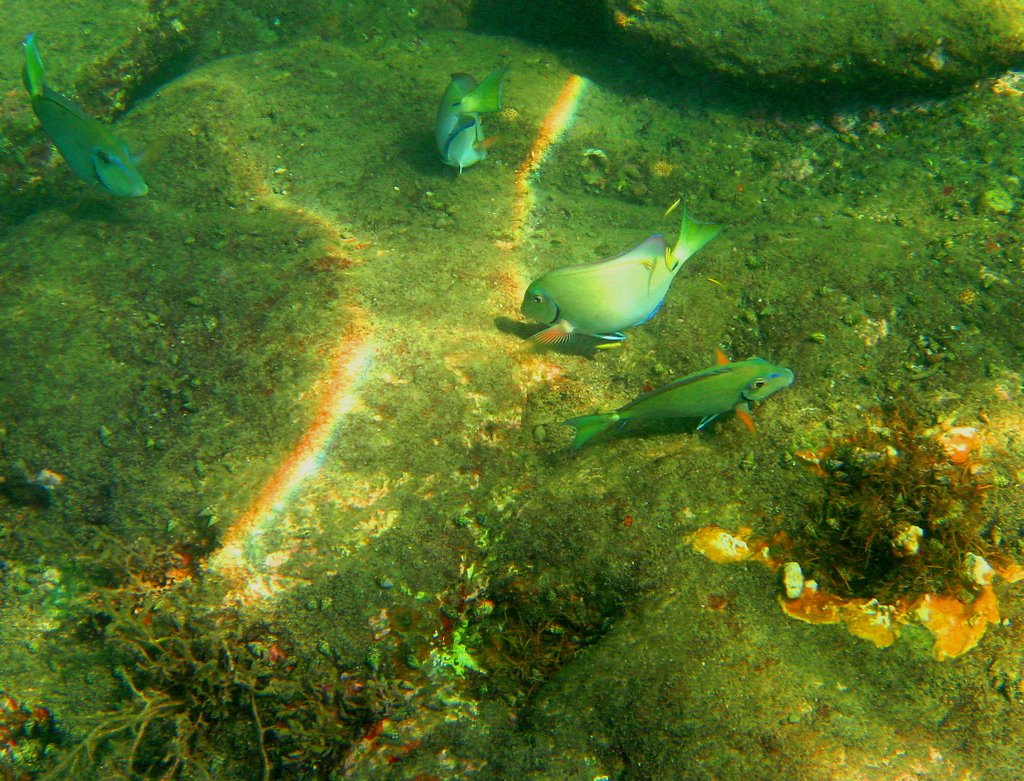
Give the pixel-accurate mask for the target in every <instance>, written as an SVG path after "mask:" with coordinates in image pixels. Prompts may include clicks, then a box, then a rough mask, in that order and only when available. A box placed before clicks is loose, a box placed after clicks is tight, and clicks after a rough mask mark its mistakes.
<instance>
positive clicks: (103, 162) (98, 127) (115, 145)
mask: <svg viewBox="0 0 1024 781" xmlns="http://www.w3.org/2000/svg"><path fill="white" fill-rule="evenodd" d="M22 75H23V77H24V81H25V89H27V90H28V94H29V96H30V97H31V98H32V110H33V111H35V112H36V116H37V117H39V122H40V123H41V124H42V126H43V130H45V131H46V135H48V136H49V137H50V140H51V141H53V143H54V146H56V147H57V149H58V150H59V151H60V153H61V154H62V155H63V156H64V159H65V160H67V162H68V165H69V166H70V167H71V170H72V171H74V172H75V174H76V175H77V176H78V178H79V179H82V180H83V181H86V182H88V183H89V184H95V185H99V186H100V187H102V188H103V189H105V190H107V191H108V192H111V193H113V194H114V195H145V194H146V193H147V192H148V191H149V188H148V187H147V186H146V183H145V181H143V179H142V175H141V174H140V173H139V171H138V169H137V168H136V167H135V161H134V160H133V159H132V155H131V152H129V151H128V147H127V146H126V145H125V143H124V141H122V140H121V139H120V138H118V137H117V136H115V135H114V133H113V131H111V130H110V128H108V127H107V126H106V125H104V124H103V123H102V122H100V121H99V120H96V119H93V118H92V117H90V116H89V115H88V114H86V113H85V112H84V111H82V109H81V108H79V107H78V106H76V105H75V104H74V103H72V102H71V101H70V100H68V99H67V98H65V97H64V96H63V95H60V94H58V93H56V92H54V91H53V90H52V89H50V88H49V87H47V86H46V85H45V84H44V83H43V61H42V59H41V58H40V56H39V49H38V48H37V46H36V37H35V33H32V34H31V35H29V36H28V37H27V38H26V39H25V69H24V71H23V73H22Z"/></svg>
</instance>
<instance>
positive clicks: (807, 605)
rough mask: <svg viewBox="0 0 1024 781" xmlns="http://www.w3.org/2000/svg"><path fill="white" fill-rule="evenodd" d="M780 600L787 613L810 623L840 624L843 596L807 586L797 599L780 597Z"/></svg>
mask: <svg viewBox="0 0 1024 781" xmlns="http://www.w3.org/2000/svg"><path fill="white" fill-rule="evenodd" d="M779 602H780V603H781V604H782V610H783V611H784V612H785V613H786V614H787V615H790V616H792V617H793V618H795V619H797V620H799V621H806V622H807V623H808V624H838V623H839V621H840V618H839V611H840V608H842V606H843V600H842V599H841V598H839V597H837V596H835V595H834V594H828V593H826V592H823V591H818V590H817V589H813V588H805V589H804V591H803V593H802V594H801V595H800V596H799V597H797V598H796V599H780V600H779Z"/></svg>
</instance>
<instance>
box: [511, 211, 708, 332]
mask: <svg viewBox="0 0 1024 781" xmlns="http://www.w3.org/2000/svg"><path fill="white" fill-rule="evenodd" d="M721 229H722V226H720V225H711V224H709V223H703V222H697V221H696V220H693V219H691V218H690V217H689V216H688V215H687V214H686V212H685V210H684V211H683V221H682V225H681V226H680V228H679V238H678V239H677V240H676V244H675V246H674V247H672V248H671V249H669V247H668V244H667V243H666V242H665V239H664V237H663V236H661V235H660V234H655V235H654V236H650V237H649V238H647V239H645V240H644V241H642V242H640V243H639V244H637V245H636V246H635V247H633V249H630V250H626V251H625V252H623V253H621V254H619V255H615V256H613V257H610V258H605V259H603V260H595V261H593V262H590V263H582V264H580V265H577V266H563V267H562V268H556V269H554V270H553V271H549V272H547V273H546V274H544V275H543V276H541V277H540V278H538V279H537V280H535V281H534V282H533V283H532V284H531V285H530V286H529V287H528V288H527V290H526V294H525V295H524V296H523V305H522V306H521V307H520V311H521V312H522V313H523V314H524V315H525V316H526V317H529V318H530V319H531V320H539V321H540V322H542V323H548V324H549V327H548V328H545V329H544V330H543V331H541V332H540V333H537V334H534V335H533V336H532V337H530V338H531V340H532V341H534V342H537V343H539V344H543V345H553V344H561V343H563V342H566V341H568V340H570V339H572V338H573V337H574V336H575V335H576V334H586V335H588V336H593V337H597V338H598V339H603V340H605V341H608V342H619V341H622V340H623V339H625V338H626V336H625V334H623V333H622V332H623V331H625V330H626V329H627V328H632V327H633V326H636V325H640V324H641V323H645V322H647V321H648V320H650V319H651V318H652V317H654V315H655V313H656V312H657V311H658V309H660V308H661V305H662V303H664V301H665V294H666V293H668V289H669V286H670V285H671V284H672V280H673V279H675V276H676V274H678V273H679V269H680V268H682V266H683V263H685V262H686V261H687V259H689V258H690V256H692V255H693V254H694V253H695V252H697V250H699V249H700V248H701V247H703V246H704V245H705V244H707V243H708V242H709V241H711V239H713V238H714V237H715V236H717V235H718V232H719V231H720V230H721Z"/></svg>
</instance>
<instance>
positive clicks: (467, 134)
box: [434, 66, 508, 173]
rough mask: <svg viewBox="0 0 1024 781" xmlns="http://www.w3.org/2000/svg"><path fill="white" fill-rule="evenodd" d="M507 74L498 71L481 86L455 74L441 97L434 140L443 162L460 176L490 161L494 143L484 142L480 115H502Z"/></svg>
mask: <svg viewBox="0 0 1024 781" xmlns="http://www.w3.org/2000/svg"><path fill="white" fill-rule="evenodd" d="M507 70H508V68H506V67H505V66H501V67H498V68H495V69H494V70H492V71H491V72H490V73H489V74H488V75H487V78H485V79H484V80H483V81H481V82H480V83H479V84H477V83H476V80H475V79H474V78H473V77H472V76H470V75H468V74H466V73H453V74H452V80H451V82H450V83H449V84H448V89H446V90H445V91H444V95H443V96H442V97H441V104H440V105H439V106H438V107H437V119H436V120H435V122H434V138H435V141H436V142H437V150H438V151H439V152H440V153H441V159H442V160H444V162H445V163H447V164H448V165H450V166H453V167H456V168H458V169H459V172H460V173H461V172H462V169H463V168H469V167H470V166H471V165H473V164H475V163H478V162H480V161H481V160H483V159H484V158H485V157H487V147H488V146H490V145H491V143H492V142H493V140H494V139H493V138H484V128H483V122H482V121H481V119H480V115H481V114H489V113H492V112H495V111H501V80H502V79H503V78H504V77H505V71H507Z"/></svg>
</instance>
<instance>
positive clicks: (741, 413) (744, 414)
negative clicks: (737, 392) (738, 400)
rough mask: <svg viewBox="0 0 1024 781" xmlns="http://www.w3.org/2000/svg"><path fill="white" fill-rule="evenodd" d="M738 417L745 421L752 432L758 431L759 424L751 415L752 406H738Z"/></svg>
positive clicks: (745, 424) (744, 423)
mask: <svg viewBox="0 0 1024 781" xmlns="http://www.w3.org/2000/svg"><path fill="white" fill-rule="evenodd" d="M736 417H737V418H739V419H740V420H742V421H743V425H744V426H746V427H747V428H748V429H749V430H750V433H751V434H756V433H757V426H755V425H754V419H753V418H752V417H750V408H749V407H748V406H747V405H746V404H739V405H737V406H736Z"/></svg>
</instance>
